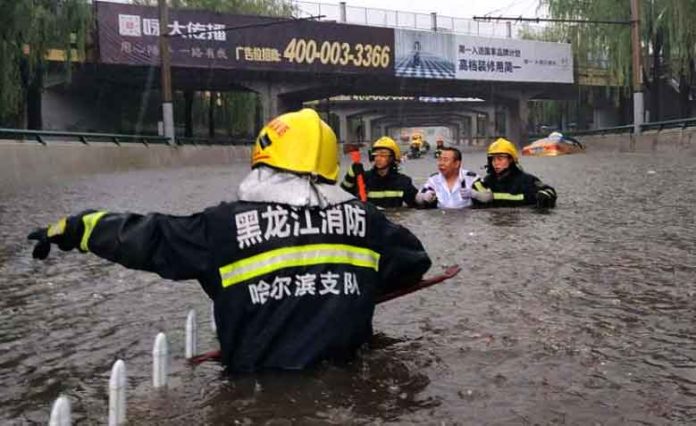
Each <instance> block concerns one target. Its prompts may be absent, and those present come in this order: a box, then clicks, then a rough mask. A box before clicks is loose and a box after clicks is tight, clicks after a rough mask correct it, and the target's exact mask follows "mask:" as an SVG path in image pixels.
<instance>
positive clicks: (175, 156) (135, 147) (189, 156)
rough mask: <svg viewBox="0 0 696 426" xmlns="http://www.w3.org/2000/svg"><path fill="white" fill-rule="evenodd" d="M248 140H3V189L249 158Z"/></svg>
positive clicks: (0, 155)
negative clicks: (164, 142) (185, 143)
mask: <svg viewBox="0 0 696 426" xmlns="http://www.w3.org/2000/svg"><path fill="white" fill-rule="evenodd" d="M250 158H251V153H250V147H248V146H181V147H170V146H166V145H148V146H146V145H143V144H129V143H124V144H121V145H120V146H118V145H116V144H111V143H93V144H90V145H83V144H81V143H79V142H49V143H48V144H47V145H45V146H44V145H41V144H39V143H38V142H33V141H27V142H21V141H8V140H0V193H13V192H15V191H16V190H17V189H18V188H21V187H23V186H26V185H37V184H43V183H49V182H54V181H56V180H57V179H62V178H69V177H77V176H84V175H89V174H93V173H109V172H117V171H126V170H132V169H147V168H159V167H184V166H210V165H224V164H231V163H234V162H237V163H240V164H249V160H250Z"/></svg>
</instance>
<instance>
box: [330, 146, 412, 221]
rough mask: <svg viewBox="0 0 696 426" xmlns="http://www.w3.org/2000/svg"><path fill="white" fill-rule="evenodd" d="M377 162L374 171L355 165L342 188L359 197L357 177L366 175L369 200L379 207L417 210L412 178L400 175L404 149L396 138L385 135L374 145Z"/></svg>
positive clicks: (348, 173) (373, 158) (371, 153)
mask: <svg viewBox="0 0 696 426" xmlns="http://www.w3.org/2000/svg"><path fill="white" fill-rule="evenodd" d="M370 160H371V161H373V162H374V166H373V167H372V169H370V170H368V171H367V172H365V171H364V170H363V167H362V164H360V163H353V164H352V165H351V167H350V168H349V169H348V172H347V173H346V175H345V176H344V178H343V181H342V182H341V188H343V189H345V190H346V191H348V192H350V193H351V194H353V195H355V194H357V192H358V188H357V184H356V178H355V177H356V176H358V175H359V174H363V175H364V176H365V190H366V191H367V201H369V202H371V203H372V204H374V205H376V206H378V207H382V208H384V207H401V206H403V205H404V203H405V204H406V205H407V206H409V207H416V193H417V192H418V190H417V189H416V187H415V186H414V185H413V182H412V181H411V178H410V177H408V176H406V175H405V174H403V173H399V163H400V161H401V150H400V149H399V146H398V145H397V144H396V142H395V141H394V139H392V138H390V137H388V136H383V137H381V138H379V139H377V141H375V143H374V144H372V150H371V152H370Z"/></svg>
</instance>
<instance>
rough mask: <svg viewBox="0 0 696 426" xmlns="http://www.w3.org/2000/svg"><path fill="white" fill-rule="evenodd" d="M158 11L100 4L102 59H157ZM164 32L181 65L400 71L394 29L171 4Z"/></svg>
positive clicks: (140, 61) (174, 63) (174, 58)
mask: <svg viewBox="0 0 696 426" xmlns="http://www.w3.org/2000/svg"><path fill="white" fill-rule="evenodd" d="M158 17H159V14H158V10H157V8H154V7H147V6H138V5H131V4H118V3H106V2H97V31H98V41H99V60H100V61H101V62H102V63H109V64H124V65H157V64H159V62H160V55H159V41H158V37H159V34H160V27H159V19H158ZM244 27H246V28H244ZM166 31H167V33H168V34H169V36H170V37H169V42H170V52H171V63H172V66H175V67H176V66H178V67H199V68H223V69H250V70H254V69H256V70H269V71H305V72H332V73H361V74H364V73H367V74H388V75H393V73H394V30H393V29H391V28H376V27H365V26H358V25H345V24H336V23H331V22H315V21H305V20H300V21H298V20H293V19H279V18H269V17H261V16H246V15H231V14H222V13H215V12H209V11H204V10H189V9H185V10H184V9H181V10H177V9H172V10H170V12H169V26H168V28H167V29H166Z"/></svg>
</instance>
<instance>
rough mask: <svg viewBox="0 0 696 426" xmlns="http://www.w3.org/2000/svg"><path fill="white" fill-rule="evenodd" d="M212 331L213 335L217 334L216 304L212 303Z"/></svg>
mask: <svg viewBox="0 0 696 426" xmlns="http://www.w3.org/2000/svg"><path fill="white" fill-rule="evenodd" d="M210 329H211V330H213V334H215V333H217V324H216V323H215V303H214V302H210Z"/></svg>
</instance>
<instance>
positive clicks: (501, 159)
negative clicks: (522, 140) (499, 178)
mask: <svg viewBox="0 0 696 426" xmlns="http://www.w3.org/2000/svg"><path fill="white" fill-rule="evenodd" d="M519 158H520V156H519V154H518V153H517V148H516V147H515V145H514V144H513V143H512V142H510V141H509V140H507V139H504V138H498V139H497V140H496V141H495V142H493V143H492V144H491V145H490V146H489V147H488V167H489V168H490V169H492V170H493V171H494V172H495V174H498V175H499V174H502V173H505V171H506V170H508V169H509V168H510V166H513V165H516V164H517V161H519Z"/></svg>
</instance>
